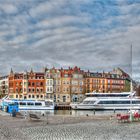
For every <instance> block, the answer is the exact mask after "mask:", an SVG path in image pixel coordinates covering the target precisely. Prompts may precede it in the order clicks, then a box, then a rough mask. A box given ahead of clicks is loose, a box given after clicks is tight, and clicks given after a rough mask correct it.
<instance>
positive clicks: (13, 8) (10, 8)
mask: <svg viewBox="0 0 140 140" xmlns="http://www.w3.org/2000/svg"><path fill="white" fill-rule="evenodd" d="M0 10H2V11H4V12H5V13H7V14H14V13H17V11H18V9H17V7H16V6H14V5H13V4H7V3H6V4H1V5H0Z"/></svg>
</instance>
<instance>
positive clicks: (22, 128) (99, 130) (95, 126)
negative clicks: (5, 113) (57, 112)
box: [0, 116, 140, 140]
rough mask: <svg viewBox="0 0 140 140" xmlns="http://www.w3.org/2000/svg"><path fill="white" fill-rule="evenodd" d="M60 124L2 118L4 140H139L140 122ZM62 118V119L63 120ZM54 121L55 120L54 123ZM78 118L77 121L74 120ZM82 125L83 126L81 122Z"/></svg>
mask: <svg viewBox="0 0 140 140" xmlns="http://www.w3.org/2000/svg"><path fill="white" fill-rule="evenodd" d="M60 118H61V117H55V118H54V122H56V124H54V123H52V124H47V123H46V120H45V121H44V120H43V121H29V120H25V119H19V118H12V117H10V116H9V117H2V116H0V140H139V139H140V133H139V132H140V127H139V126H140V122H133V123H118V122H117V121H116V120H115V119H112V120H109V119H100V120H98V119H92V120H88V118H87V119H85V118H84V122H83V119H82V118H81V122H80V121H79V120H80V119H79V120H78V122H77V123H76V122H74V123H72V119H71V124H70V123H69V124H63V123H64V122H62V123H58V121H59V120H60ZM63 119H64V118H62V119H61V120H63ZM52 120H53V118H51V121H52ZM74 120H75V118H73V121H74ZM79 122H80V123H79Z"/></svg>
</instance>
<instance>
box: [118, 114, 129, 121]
mask: <svg viewBox="0 0 140 140" xmlns="http://www.w3.org/2000/svg"><path fill="white" fill-rule="evenodd" d="M129 118H130V116H129V115H121V114H117V120H118V122H129Z"/></svg>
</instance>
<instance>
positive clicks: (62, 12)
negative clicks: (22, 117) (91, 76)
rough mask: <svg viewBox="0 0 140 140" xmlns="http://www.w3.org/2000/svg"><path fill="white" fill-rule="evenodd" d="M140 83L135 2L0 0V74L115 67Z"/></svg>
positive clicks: (139, 15) (139, 20)
mask: <svg viewBox="0 0 140 140" xmlns="http://www.w3.org/2000/svg"><path fill="white" fill-rule="evenodd" d="M131 44H132V46H133V51H132V54H133V55H132V56H133V57H132V60H133V65H132V66H133V67H132V68H133V73H132V76H133V78H134V79H136V80H138V81H140V0H0V75H6V74H9V72H10V69H11V68H12V69H13V70H14V71H16V72H22V71H25V70H30V69H31V68H33V69H34V70H35V71H41V70H42V68H43V67H48V68H51V67H53V66H54V67H56V68H61V67H64V68H68V67H69V66H70V67H73V66H78V67H81V69H83V70H88V69H89V70H90V71H93V72H97V71H98V72H101V71H106V72H107V71H111V70H112V69H113V68H116V67H120V68H122V69H123V70H124V71H126V72H128V73H129V74H130V69H131V51H130V50H131V49H130V46H131Z"/></svg>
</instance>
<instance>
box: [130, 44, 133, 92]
mask: <svg viewBox="0 0 140 140" xmlns="http://www.w3.org/2000/svg"><path fill="white" fill-rule="evenodd" d="M130 49H131V50H130V53H131V60H130V61H131V62H130V63H131V64H130V69H131V71H130V74H131V79H130V80H131V85H130V91H131V94H132V92H133V81H132V77H133V69H132V59H133V56H132V44H131V48H130Z"/></svg>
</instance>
